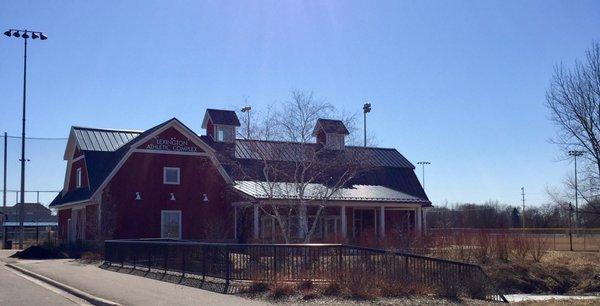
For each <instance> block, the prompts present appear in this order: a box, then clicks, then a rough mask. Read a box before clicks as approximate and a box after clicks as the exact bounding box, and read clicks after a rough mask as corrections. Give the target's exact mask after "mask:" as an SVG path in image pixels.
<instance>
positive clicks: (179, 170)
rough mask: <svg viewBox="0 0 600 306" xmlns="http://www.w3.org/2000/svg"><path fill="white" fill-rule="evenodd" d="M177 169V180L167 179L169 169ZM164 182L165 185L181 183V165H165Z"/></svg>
mask: <svg viewBox="0 0 600 306" xmlns="http://www.w3.org/2000/svg"><path fill="white" fill-rule="evenodd" d="M168 170H177V182H168V181H167V171H168ZM163 184H165V185H179V184H181V169H180V168H179V167H163Z"/></svg>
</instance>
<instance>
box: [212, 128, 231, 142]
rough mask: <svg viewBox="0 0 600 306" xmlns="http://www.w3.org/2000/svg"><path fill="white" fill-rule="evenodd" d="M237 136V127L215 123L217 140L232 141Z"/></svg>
mask: <svg viewBox="0 0 600 306" xmlns="http://www.w3.org/2000/svg"><path fill="white" fill-rule="evenodd" d="M234 136H235V128H234V127H233V126H229V125H215V141H218V142H232V141H233V140H234Z"/></svg>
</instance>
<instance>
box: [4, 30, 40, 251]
mask: <svg viewBox="0 0 600 306" xmlns="http://www.w3.org/2000/svg"><path fill="white" fill-rule="evenodd" d="M21 32H22V33H21ZM29 33H31V38H32V39H37V38H39V39H40V40H46V39H48V37H47V36H46V35H44V34H43V33H42V32H37V31H28V30H15V29H9V30H8V31H6V32H4V35H6V36H8V37H11V36H12V37H16V38H23V41H24V42H25V49H24V53H23V123H22V127H21V199H20V202H21V206H20V207H19V249H23V239H24V238H25V230H24V228H23V222H24V221H25V161H26V160H25V109H26V105H27V103H26V101H27V39H28V38H29V37H30V35H29Z"/></svg>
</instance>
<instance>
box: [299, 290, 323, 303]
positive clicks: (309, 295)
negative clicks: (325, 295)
mask: <svg viewBox="0 0 600 306" xmlns="http://www.w3.org/2000/svg"><path fill="white" fill-rule="evenodd" d="M319 297H320V294H319V293H318V292H316V291H311V292H308V293H306V294H305V295H304V296H302V299H303V300H305V301H308V300H314V299H316V298H319Z"/></svg>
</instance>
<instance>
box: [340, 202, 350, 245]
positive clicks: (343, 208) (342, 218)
mask: <svg viewBox="0 0 600 306" xmlns="http://www.w3.org/2000/svg"><path fill="white" fill-rule="evenodd" d="M347 222H348V217H346V205H342V206H340V227H341V229H340V230H341V231H342V237H343V238H346V236H347V235H348V223H347Z"/></svg>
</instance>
